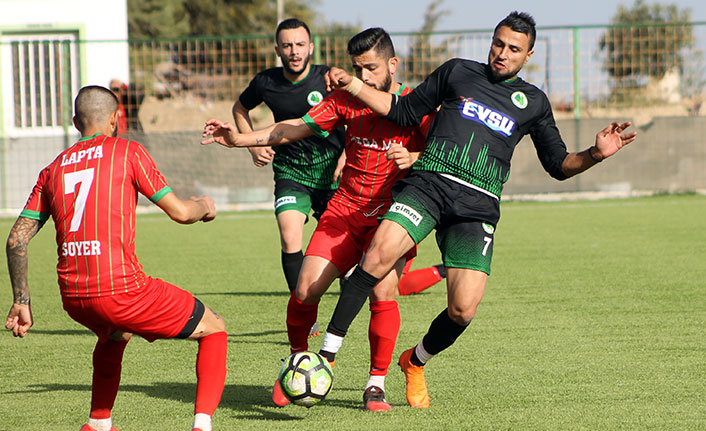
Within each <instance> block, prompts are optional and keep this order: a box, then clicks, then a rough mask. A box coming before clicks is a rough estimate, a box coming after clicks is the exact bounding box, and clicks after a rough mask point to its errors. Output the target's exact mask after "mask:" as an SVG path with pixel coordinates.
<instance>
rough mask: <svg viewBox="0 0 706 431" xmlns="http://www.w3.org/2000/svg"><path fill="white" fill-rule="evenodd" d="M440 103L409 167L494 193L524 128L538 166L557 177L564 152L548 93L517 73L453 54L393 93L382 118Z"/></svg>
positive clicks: (407, 121)
mask: <svg viewBox="0 0 706 431" xmlns="http://www.w3.org/2000/svg"><path fill="white" fill-rule="evenodd" d="M439 106H440V109H439V112H438V113H437V115H436V117H435V119H434V122H433V123H432V125H431V128H430V130H429V133H428V134H427V143H426V147H425V148H424V151H423V152H422V155H421V156H420V158H419V160H418V161H417V162H416V163H415V164H414V166H413V167H412V169H416V170H424V171H432V172H438V173H440V174H442V175H444V176H446V177H448V178H450V179H454V180H457V181H459V182H461V183H463V184H466V185H468V186H470V187H472V188H476V189H479V190H481V191H483V192H485V193H487V194H491V195H493V196H495V197H497V198H499V197H500V195H501V193H502V189H503V185H504V184H505V182H506V181H507V180H508V178H509V175H510V159H511V158H512V154H513V152H514V150H515V146H516V145H517V144H518V143H519V142H520V139H522V137H523V136H525V135H527V134H529V135H530V136H531V138H532V141H533V142H534V146H535V148H536V150H537V155H538V156H539V160H540V161H541V163H542V166H543V167H544V169H545V170H546V171H547V172H548V173H549V174H550V175H551V176H552V177H554V178H557V179H560V180H563V179H566V175H565V174H564V172H563V171H562V169H561V165H562V162H563V161H564V158H565V157H566V155H567V154H568V152H567V150H566V145H565V144H564V142H563V141H562V139H561V136H560V134H559V130H558V129H557V127H556V124H555V121H554V115H553V113H552V108H551V105H550V104H549V100H548V99H547V96H546V95H545V94H544V92H542V91H541V90H540V89H538V88H537V87H535V86H533V85H531V84H529V83H527V82H525V81H523V80H522V79H521V78H519V77H517V78H514V79H512V80H507V81H498V82H495V81H493V79H492V78H491V74H490V71H489V68H488V66H487V65H486V64H483V63H478V62H475V61H471V60H463V59H452V60H449V61H447V62H446V63H444V64H443V65H441V66H440V67H439V68H438V69H436V70H435V71H434V72H433V73H432V74H431V75H429V76H428V77H427V79H426V80H425V81H424V82H423V83H421V84H420V85H419V86H418V87H417V88H415V89H414V91H413V92H411V93H410V94H409V95H407V96H404V97H399V98H395V99H394V100H393V103H392V107H391V109H390V113H389V114H388V116H387V117H386V118H388V119H390V120H392V121H394V122H396V123H398V124H400V125H405V126H408V125H413V124H419V122H420V121H421V119H422V116H423V115H425V114H427V113H429V112H433V111H434V110H435V109H436V108H437V107H439Z"/></svg>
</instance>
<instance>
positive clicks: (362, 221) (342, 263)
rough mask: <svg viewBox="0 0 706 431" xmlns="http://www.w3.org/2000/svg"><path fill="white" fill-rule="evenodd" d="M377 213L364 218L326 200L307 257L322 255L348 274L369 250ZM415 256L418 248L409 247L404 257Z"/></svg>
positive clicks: (408, 258)
mask: <svg viewBox="0 0 706 431" xmlns="http://www.w3.org/2000/svg"><path fill="white" fill-rule="evenodd" d="M379 216H380V214H375V215H374V216H370V217H366V216H365V215H363V212H362V211H360V210H357V209H352V208H347V207H345V206H344V205H341V204H340V203H337V202H333V201H329V203H328V207H327V208H326V211H324V213H323V214H322V215H321V219H319V223H318V224H317V226H316V230H315V231H314V234H313V235H312V236H311V240H310V241H309V246H308V247H307V248H306V256H318V257H322V258H324V259H326V260H328V261H329V262H331V263H333V264H334V265H335V266H336V268H337V269H338V271H339V272H340V273H341V274H345V273H347V272H348V270H349V269H351V268H353V267H354V266H355V265H356V264H358V263H359V262H360V259H361V258H362V257H363V253H364V252H365V251H366V250H367V249H368V246H369V245H370V242H371V241H372V240H373V236H374V235H375V231H376V230H377V228H378V226H379V225H380V222H379V221H378V217H379ZM415 256H417V247H412V248H411V249H410V250H409V251H408V252H407V253H405V255H404V256H403V258H404V259H407V260H412V259H413V258H414V257H415Z"/></svg>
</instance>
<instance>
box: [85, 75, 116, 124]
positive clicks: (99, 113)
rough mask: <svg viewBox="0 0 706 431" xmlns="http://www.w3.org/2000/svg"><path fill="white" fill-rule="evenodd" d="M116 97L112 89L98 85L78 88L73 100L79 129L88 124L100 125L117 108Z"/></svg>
mask: <svg viewBox="0 0 706 431" xmlns="http://www.w3.org/2000/svg"><path fill="white" fill-rule="evenodd" d="M118 103H119V102H118V98H117V97H116V96H115V94H113V92H112V91H110V90H108V89H107V88H105V87H101V86H99V85H89V86H86V87H83V88H81V89H80V90H79V92H78V95H77V96H76V100H74V116H75V117H76V120H77V122H78V126H79V128H80V130H81V131H83V129H85V128H86V127H87V126H90V125H102V124H103V123H104V122H106V121H108V120H109V119H110V115H111V114H112V113H113V112H115V111H117V110H118Z"/></svg>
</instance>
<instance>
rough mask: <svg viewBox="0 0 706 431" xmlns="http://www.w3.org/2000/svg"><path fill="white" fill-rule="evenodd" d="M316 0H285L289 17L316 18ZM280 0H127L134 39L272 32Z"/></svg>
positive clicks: (131, 32)
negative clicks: (278, 0)
mask: <svg viewBox="0 0 706 431" xmlns="http://www.w3.org/2000/svg"><path fill="white" fill-rule="evenodd" d="M312 3H313V4H316V0H314V1H313V2H312V1H311V0H309V1H304V0H285V4H284V11H285V16H286V17H292V16H293V17H297V18H299V19H301V20H303V21H305V22H313V21H314V20H315V18H316V13H315V12H314V10H313V9H312ZM276 26H277V0H209V1H208V2H204V1H203V0H128V34H129V37H130V38H131V39H143V38H178V37H193V36H234V35H253V34H267V35H270V34H273V32H274V29H275V27H276Z"/></svg>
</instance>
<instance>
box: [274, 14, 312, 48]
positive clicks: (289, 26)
mask: <svg viewBox="0 0 706 431" xmlns="http://www.w3.org/2000/svg"><path fill="white" fill-rule="evenodd" d="M300 27H304V30H306V34H308V35H309V39H311V31H309V26H308V25H306V23H305V22H304V21H302V20H300V19H297V18H287V19H285V20H284V21H282V22H281V23H279V25H278V26H277V30H275V42H277V43H279V32H280V31H282V30H293V29H295V28H300Z"/></svg>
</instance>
